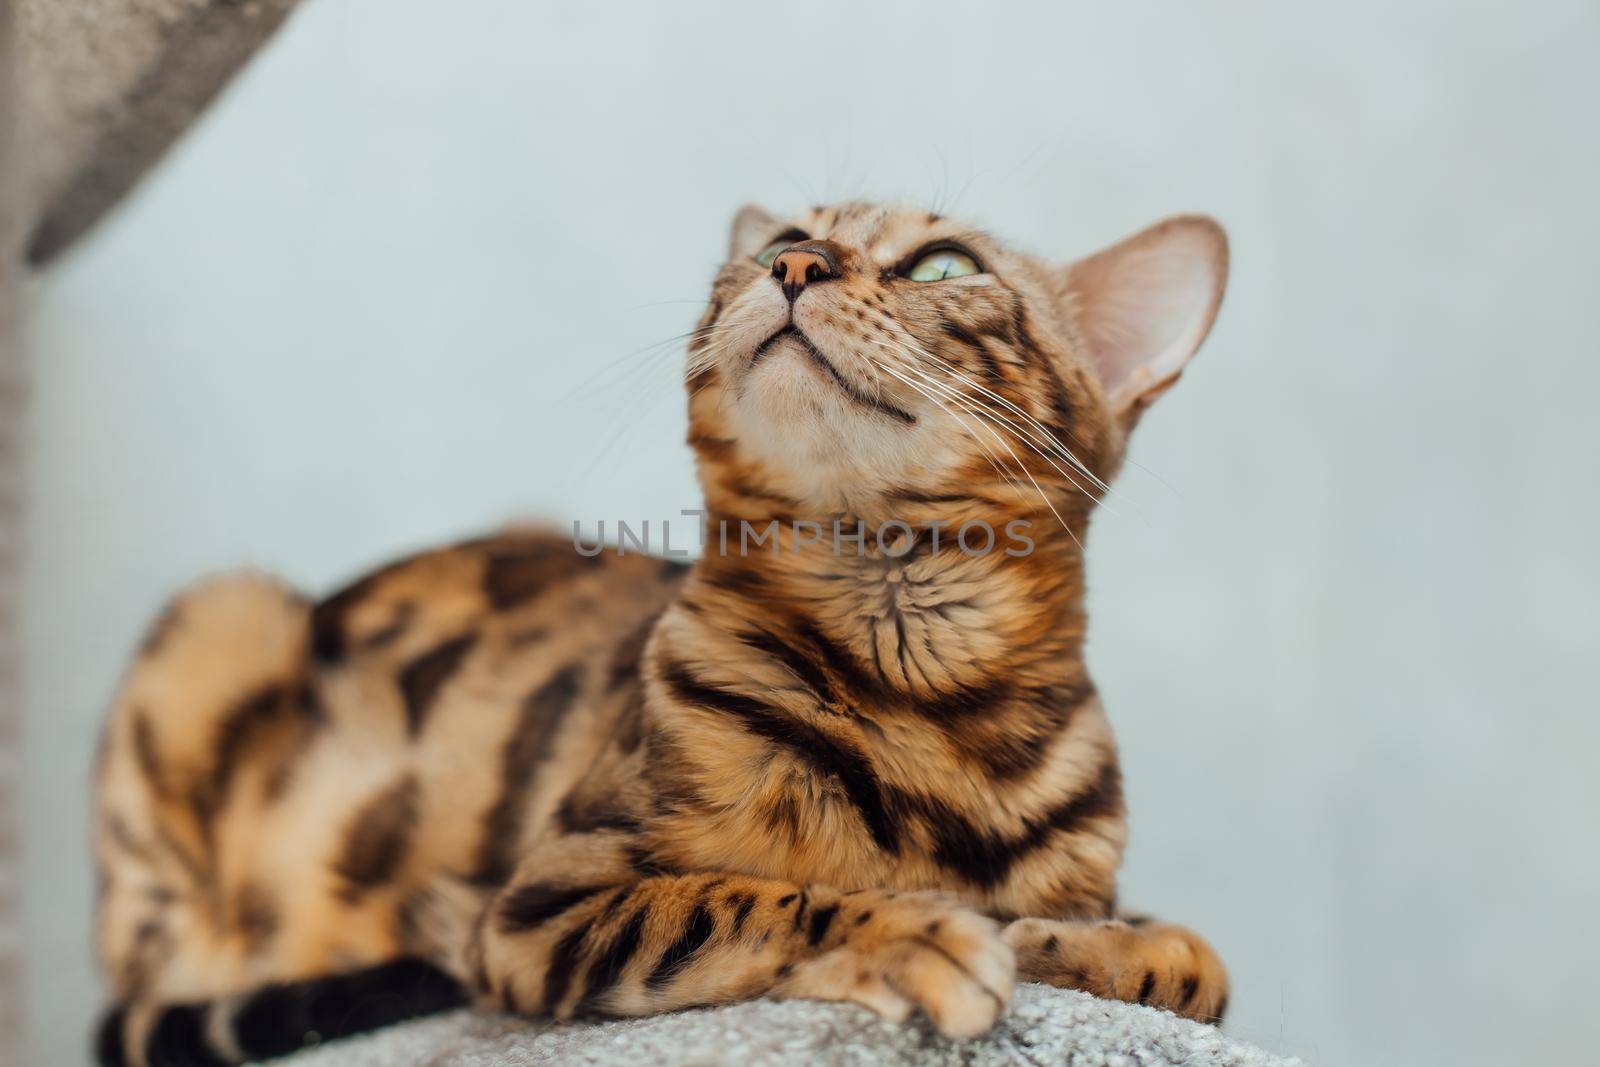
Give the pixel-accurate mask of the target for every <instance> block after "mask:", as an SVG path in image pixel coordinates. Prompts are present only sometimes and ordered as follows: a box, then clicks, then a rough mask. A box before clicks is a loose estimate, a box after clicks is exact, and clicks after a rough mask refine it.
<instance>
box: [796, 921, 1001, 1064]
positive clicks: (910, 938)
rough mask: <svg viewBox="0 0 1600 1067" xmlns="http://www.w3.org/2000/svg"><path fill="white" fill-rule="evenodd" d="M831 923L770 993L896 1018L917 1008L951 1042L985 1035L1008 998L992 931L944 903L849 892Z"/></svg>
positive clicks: (989, 925) (994, 926) (996, 932)
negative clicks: (816, 949)
mask: <svg viewBox="0 0 1600 1067" xmlns="http://www.w3.org/2000/svg"><path fill="white" fill-rule="evenodd" d="M837 923H838V925H837V926H835V927H834V929H835V930H836V931H837V935H836V936H835V937H830V938H829V939H828V940H827V942H825V943H824V946H823V947H824V948H825V949H826V951H824V952H822V953H821V954H820V955H818V956H815V957H813V958H811V959H809V960H806V961H804V962H802V963H799V964H796V965H795V966H794V968H793V969H792V970H791V971H790V972H789V973H788V975H787V976H786V977H785V979H784V980H783V982H782V983H781V984H780V985H779V986H778V988H777V989H776V990H775V991H774V992H775V993H776V994H777V995H778V996H782V997H809V998H813V999H817V1000H842V1001H850V1002H853V1003H856V1004H860V1005H862V1006H864V1007H867V1008H871V1009H872V1010H873V1011H875V1012H877V1013H878V1014H879V1015H882V1016H883V1017H884V1018H886V1019H892V1020H896V1021H899V1020H903V1019H905V1018H906V1017H907V1016H908V1015H910V1013H911V1011H912V1010H913V1009H920V1010H921V1011H922V1012H923V1013H924V1014H926V1015H927V1016H928V1018H929V1019H930V1020H932V1022H933V1024H934V1025H935V1026H936V1027H938V1028H939V1030H940V1032H942V1033H944V1034H945V1035H947V1036H949V1037H973V1036H976V1035H978V1034H981V1033H984V1032H985V1031H987V1030H988V1029H989V1028H990V1027H991V1026H993V1025H994V1023H995V1020H996V1019H998V1018H999V1017H1000V1013H1001V1012H1003V1011H1004V1010H1005V1007H1006V1004H1007V1003H1008V1002H1009V1001H1010V999H1011V989H1012V985H1013V983H1014V981H1015V973H1016V959H1015V957H1014V955H1013V954H1012V950H1011V948H1010V946H1009V945H1007V944H1006V942H1005V940H1004V938H1002V937H1001V935H1000V927H999V926H998V925H997V924H996V923H995V922H994V921H992V920H990V919H988V918H985V917H984V916H981V915H979V914H977V913H976V912H973V911H970V910H968V909H966V908H963V907H960V906H959V905H956V904H953V903H951V902H949V901H948V900H946V899H945V898H943V897H940V896H937V895H934V894H925V893H888V892H883V893H876V892H875V893H856V894H852V895H850V896H847V897H845V898H844V899H843V900H842V901H841V902H840V904H839V916H838V919H837ZM835 941H837V943H835ZM830 945H831V947H829V946H830Z"/></svg>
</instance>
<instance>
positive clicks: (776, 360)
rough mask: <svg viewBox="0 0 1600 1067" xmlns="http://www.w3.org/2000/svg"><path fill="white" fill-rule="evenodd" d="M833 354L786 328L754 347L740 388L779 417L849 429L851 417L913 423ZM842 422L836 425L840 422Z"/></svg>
mask: <svg viewBox="0 0 1600 1067" xmlns="http://www.w3.org/2000/svg"><path fill="white" fill-rule="evenodd" d="M847 367H848V364H844V363H842V362H841V361H840V360H839V359H838V357H837V356H832V355H829V354H828V353H827V352H824V351H823V350H822V349H821V348H819V347H818V346H817V345H816V344H815V343H814V342H813V341H812V340H811V339H810V338H808V337H807V336H806V335H805V334H803V333H801V332H800V331H798V330H796V329H795V328H793V327H792V326H791V327H786V328H784V329H783V330H781V331H779V332H778V333H776V334H774V335H773V336H772V337H770V338H768V339H767V340H766V341H765V342H763V343H762V345H761V346H760V347H759V348H757V349H756V351H755V354H754V356H753V357H752V359H751V362H750V366H749V369H748V371H747V372H746V375H745V381H744V388H743V389H742V390H741V392H743V393H744V394H745V395H746V396H747V397H749V398H750V399H751V400H752V401H753V402H754V403H755V405H756V406H757V407H759V408H762V409H764V410H763V414H764V415H765V416H766V417H769V418H775V419H779V420H785V419H794V418H799V419H802V420H809V421H816V420H818V419H821V420H824V421H826V422H828V423H830V424H835V426H834V428H835V429H836V430H837V429H840V428H849V427H850V426H852V425H853V423H854V422H855V421H856V420H859V419H862V418H867V419H875V420H888V421H889V422H891V423H898V424H899V425H900V426H902V427H911V426H915V425H916V423H917V419H916V416H914V415H912V414H911V413H910V412H909V411H907V410H905V408H903V407H901V406H899V405H898V404H896V403H894V402H893V400H891V399H889V398H886V397H885V396H884V395H883V393H882V390H881V386H880V387H874V386H873V385H870V384H868V383H866V382H858V381H856V380H855V376H854V375H852V374H851V373H850V372H849V371H848V369H847ZM841 422H843V423H844V426H843V427H840V426H839V425H837V424H839V423H841Z"/></svg>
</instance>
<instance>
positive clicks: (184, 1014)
mask: <svg viewBox="0 0 1600 1067" xmlns="http://www.w3.org/2000/svg"><path fill="white" fill-rule="evenodd" d="M466 1003H467V991H466V989H465V988H464V987H463V986H462V984H461V983H460V982H459V981H457V980H456V979H455V978H453V977H452V976H451V975H450V974H448V973H447V972H445V971H444V970H442V969H440V968H439V967H437V966H435V965H434V964H432V963H430V962H428V961H427V960H423V959H417V958H408V959H399V960H393V961H391V962H389V963H384V964H379V965H378V966H376V967H368V968H366V969H364V970H359V971H351V972H349V973H346V974H335V975H329V976H327V977H324V978H315V979H310V980H307V981H301V982H284V983H280V984H275V985H267V986H263V987H261V988H260V989H257V990H254V991H252V992H249V993H240V994H236V995H233V996H230V997H225V998H222V999H219V1000H213V1001H206V1002H202V1003H195V1004H167V1005H160V1006H140V1005H136V1004H135V1005H121V1006H118V1007H117V1008H114V1009H113V1010H111V1011H110V1012H108V1013H107V1015H106V1017H105V1019H104V1020H103V1021H102V1022H101V1024H100V1029H99V1033H98V1036H97V1037H96V1039H95V1057H96V1060H97V1061H98V1062H99V1063H100V1064H101V1065H102V1067H222V1065H224V1064H235V1063H250V1062H253V1061H255V1060H265V1059H271V1058H273V1057H274V1056H283V1055H287V1054H288V1053H291V1052H296V1051H298V1050H300V1049H302V1048H305V1047H306V1046H307V1045H315V1044H319V1043H321V1042H323V1041H329V1040H332V1039H334V1038H340V1037H349V1036H352V1035H354V1034H360V1033H365V1032H366V1031H368V1030H376V1029H378V1028H379V1027H383V1026H388V1025H390V1024H392V1023H397V1022H402V1021H404V1020H406V1019H414V1018H417V1017H419V1016H423V1015H432V1014H434V1013H436V1012H441V1011H448V1010H449V1009H451V1008H458V1007H462V1006H464V1005H465V1004H466Z"/></svg>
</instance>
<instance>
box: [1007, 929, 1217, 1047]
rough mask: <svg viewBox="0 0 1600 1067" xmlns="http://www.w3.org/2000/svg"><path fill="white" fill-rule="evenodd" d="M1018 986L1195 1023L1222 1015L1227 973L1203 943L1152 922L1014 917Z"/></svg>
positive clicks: (1011, 937)
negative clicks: (1077, 992)
mask: <svg viewBox="0 0 1600 1067" xmlns="http://www.w3.org/2000/svg"><path fill="white" fill-rule="evenodd" d="M1004 936H1005V940H1006V943H1007V944H1009V945H1010V946H1011V947H1012V949H1013V950H1015V952H1016V955H1017V969H1018V971H1019V973H1020V974H1021V976H1022V978H1023V980H1024V981H1029V982H1045V983H1047V984H1049V985H1055V986H1063V987H1067V988H1071V989H1082V990H1084V991H1085V992H1088V993H1093V994H1094V995H1095V996H1097V997H1106V998H1107V999H1110V1000H1125V1001H1128V1002H1130V1003H1135V1004H1148V1005H1150V1006H1151V1007H1154V1008H1163V1009H1165V1010H1167V1011H1170V1012H1173V1013H1174V1014H1177V1015H1183V1016H1187V1017H1188V1018H1190V1019H1195V1020H1197V1021H1199V1022H1207V1023H1219V1022H1221V1021H1222V1017H1223V1015H1224V1014H1226V1012H1227V1010H1228V972H1227V969H1226V968H1225V967H1223V965H1222V960H1221V959H1220V958H1219V957H1218V956H1217V953H1216V950H1214V949H1213V948H1212V947H1211V946H1210V945H1209V944H1207V943H1206V941H1205V939H1204V938H1202V937H1201V936H1200V935H1199V934H1196V933H1195V932H1194V931H1192V930H1189V929H1187V928H1186V927H1182V926H1177V925H1174V924H1172V923H1164V922H1157V921H1155V920H1151V919H1143V918H1134V919H1131V920H1129V921H1124V920H1121V919H1112V920H1107V921H1105V922H1068V921H1058V920H1054V919H1018V920H1017V921H1016V922H1014V923H1011V924H1010V925H1009V926H1007V927H1006V929H1005V935H1004Z"/></svg>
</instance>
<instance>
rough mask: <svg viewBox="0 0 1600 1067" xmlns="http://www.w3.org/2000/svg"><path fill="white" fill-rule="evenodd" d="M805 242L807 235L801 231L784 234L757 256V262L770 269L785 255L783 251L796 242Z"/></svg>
mask: <svg viewBox="0 0 1600 1067" xmlns="http://www.w3.org/2000/svg"><path fill="white" fill-rule="evenodd" d="M804 240H806V235H805V234H803V233H801V232H800V231H799V230H790V231H789V232H788V233H785V234H782V235H781V236H779V237H778V238H777V239H776V240H774V241H773V242H772V243H771V244H769V245H767V247H765V248H763V249H762V250H761V251H760V252H758V253H757V254H756V262H757V263H759V264H761V265H762V266H763V267H770V266H772V264H773V263H775V262H776V261H777V259H778V257H779V256H780V255H782V254H783V250H784V249H785V248H788V247H789V246H790V245H792V244H794V243H795V242H796V241H804Z"/></svg>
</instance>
